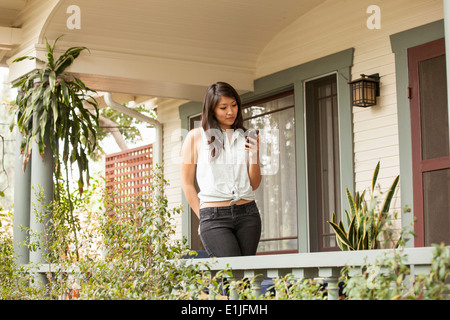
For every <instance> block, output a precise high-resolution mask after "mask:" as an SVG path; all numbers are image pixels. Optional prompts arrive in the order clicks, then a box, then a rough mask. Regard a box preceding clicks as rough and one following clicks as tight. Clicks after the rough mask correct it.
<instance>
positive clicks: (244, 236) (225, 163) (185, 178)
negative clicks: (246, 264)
mask: <svg viewBox="0 0 450 320" xmlns="http://www.w3.org/2000/svg"><path fill="white" fill-rule="evenodd" d="M181 156H182V166H181V184H182V188H183V191H184V194H185V195H186V198H187V201H188V202H189V205H190V206H191V208H192V209H193V210H194V212H195V214H196V215H197V216H198V217H199V219H200V228H199V232H200V238H201V240H202V243H203V245H204V247H205V249H206V251H207V252H208V254H209V255H210V256H211V257H229V256H244V255H245V256H247V255H255V254H256V249H257V247H258V243H259V239H260V235H261V218H260V216H259V210H258V208H257V206H256V203H255V193H254V191H255V190H256V189H257V188H258V187H259V184H260V183H261V171H260V167H259V137H258V136H257V135H256V134H253V135H252V134H250V132H249V131H247V130H246V129H245V128H244V127H243V120H242V110H241V100H240V97H239V95H238V94H237V92H236V90H235V89H234V88H233V87H232V86H230V85H229V84H227V83H224V82H217V83H214V84H212V85H211V86H210V87H209V88H208V90H207V92H206V96H205V100H204V103H203V111H202V125H201V127H200V128H197V129H193V130H191V131H190V132H189V133H188V135H187V137H186V139H185V142H184V144H183V147H182V151H181ZM195 177H196V178H197V183H198V186H199V188H200V192H199V193H197V191H196V189H195V186H194V180H195Z"/></svg>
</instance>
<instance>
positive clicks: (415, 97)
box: [408, 39, 450, 247]
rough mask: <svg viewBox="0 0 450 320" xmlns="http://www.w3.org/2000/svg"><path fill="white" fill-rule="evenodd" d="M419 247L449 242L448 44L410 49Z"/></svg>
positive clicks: (431, 44)
mask: <svg viewBox="0 0 450 320" xmlns="http://www.w3.org/2000/svg"><path fill="white" fill-rule="evenodd" d="M408 59H409V81H410V107H411V128H412V133H411V137H412V166H413V184H414V186H413V192H414V207H413V209H414V215H415V218H416V219H417V220H416V223H415V232H416V234H417V238H416V239H415V246H416V247H422V246H430V245H431V244H433V243H441V242H445V243H447V244H448V243H450V153H449V149H450V148H449V124H448V108H447V78H446V61H445V41H444V39H439V40H436V41H433V42H430V43H426V44H424V45H420V46H418V47H414V48H411V49H409V50H408Z"/></svg>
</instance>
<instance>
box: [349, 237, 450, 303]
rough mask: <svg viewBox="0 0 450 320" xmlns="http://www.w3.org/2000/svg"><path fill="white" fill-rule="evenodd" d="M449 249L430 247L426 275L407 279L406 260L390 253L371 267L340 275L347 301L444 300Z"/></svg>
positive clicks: (449, 274)
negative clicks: (430, 260) (343, 281)
mask: <svg viewBox="0 0 450 320" xmlns="http://www.w3.org/2000/svg"><path fill="white" fill-rule="evenodd" d="M449 253H450V247H445V245H444V244H441V245H434V253H433V259H432V264H431V267H430V270H429V271H428V272H425V273H422V274H419V275H416V276H414V277H413V276H411V270H410V269H409V267H408V265H407V256H405V255H403V254H402V253H401V252H397V251H393V252H392V253H391V254H386V255H383V256H382V257H381V258H379V259H377V261H375V262H373V263H367V264H365V265H363V266H362V267H360V268H354V267H350V268H346V269H343V271H342V276H343V279H344V280H345V289H344V293H345V295H346V297H347V299H349V300H448V299H449V298H450V296H449V292H450V284H449V282H448V280H449V279H450V268H449V267H450V255H449Z"/></svg>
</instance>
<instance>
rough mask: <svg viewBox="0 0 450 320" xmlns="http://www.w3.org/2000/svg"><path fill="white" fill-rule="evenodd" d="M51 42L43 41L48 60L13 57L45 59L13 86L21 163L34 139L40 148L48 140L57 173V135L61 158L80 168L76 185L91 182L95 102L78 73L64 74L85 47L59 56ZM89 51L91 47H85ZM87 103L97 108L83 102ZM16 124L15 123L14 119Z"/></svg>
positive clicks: (42, 151) (26, 158) (43, 148)
mask: <svg viewBox="0 0 450 320" xmlns="http://www.w3.org/2000/svg"><path fill="white" fill-rule="evenodd" d="M58 40H59V38H58V39H56V40H55V42H54V44H53V46H50V44H49V43H48V41H46V48H47V62H44V61H42V60H39V59H38V58H36V57H31V56H24V57H20V58H17V59H15V60H14V61H13V63H15V62H19V61H22V60H25V59H31V60H38V61H40V62H42V63H43V64H44V66H43V67H42V68H40V69H36V70H34V71H32V72H31V73H29V74H26V75H24V76H22V77H21V78H20V79H19V80H18V81H17V82H16V83H15V84H14V85H13V88H18V89H19V94H18V95H17V99H16V104H17V106H18V108H17V111H16V112H17V117H16V120H17V127H18V129H19V131H20V133H21V134H22V142H21V145H20V150H21V153H22V154H23V155H24V157H23V166H25V165H26V164H27V162H28V160H29V158H30V155H31V149H32V147H33V142H36V145H37V146H38V148H39V153H40V154H41V155H43V154H44V150H45V147H46V143H48V144H50V147H51V150H52V152H53V155H54V160H55V177H56V178H60V176H61V161H60V158H59V141H61V143H62V145H63V148H62V162H63V163H64V164H65V165H66V167H67V166H68V165H69V164H70V165H72V164H73V163H75V162H77V164H78V169H79V173H80V176H79V180H78V186H79V189H80V191H82V190H83V186H84V178H83V173H86V180H87V182H89V167H88V155H89V154H90V153H92V152H93V151H94V149H95V148H96V145H97V136H96V128H97V127H98V106H97V102H96V101H95V99H93V98H92V96H91V95H90V93H92V92H93V91H92V90H91V89H89V88H88V87H86V85H85V84H84V83H83V81H81V80H80V79H78V78H76V77H74V76H71V75H67V74H64V71H65V70H66V69H67V68H68V67H69V66H70V65H72V63H73V62H74V61H75V59H76V58H77V57H78V56H79V55H80V53H81V52H82V51H84V50H88V49H87V48H86V47H72V48H69V49H67V51H66V52H64V53H63V54H62V55H61V56H60V57H59V58H58V59H57V60H55V57H54V49H55V45H56V42H57V41H58ZM88 51H89V50H88ZM84 103H88V104H89V105H91V106H92V107H93V109H94V110H95V114H93V113H91V112H90V111H89V110H88V109H87V108H85V105H84ZM12 126H14V124H12Z"/></svg>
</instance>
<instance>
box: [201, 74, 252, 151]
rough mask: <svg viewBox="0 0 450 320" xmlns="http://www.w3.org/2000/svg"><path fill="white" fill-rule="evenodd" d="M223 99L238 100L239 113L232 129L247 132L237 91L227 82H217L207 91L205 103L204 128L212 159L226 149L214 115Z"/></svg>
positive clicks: (203, 112) (203, 113)
mask: <svg viewBox="0 0 450 320" xmlns="http://www.w3.org/2000/svg"><path fill="white" fill-rule="evenodd" d="M222 97H228V98H232V99H234V100H236V103H237V105H238V113H237V116H236V119H235V121H234V123H233V125H232V126H231V128H232V129H233V130H238V129H242V130H243V132H245V131H246V129H245V128H244V124H243V123H244V120H243V118H242V103H241V98H240V97H239V94H238V93H237V92H236V90H235V89H234V88H233V87H232V86H231V85H229V84H228V83H226V82H216V83H214V84H212V85H210V86H209V88H208V89H207V90H206V95H205V100H204V101H203V111H202V128H203V130H204V131H205V133H206V137H207V139H208V145H209V146H210V151H211V158H212V159H214V158H216V157H218V156H219V154H220V152H221V151H222V150H223V148H224V140H223V134H221V133H222V129H221V128H220V127H219V123H218V122H217V119H216V117H215V115H214V109H215V108H216V106H217V105H218V104H219V101H220V99H221V98H222Z"/></svg>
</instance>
